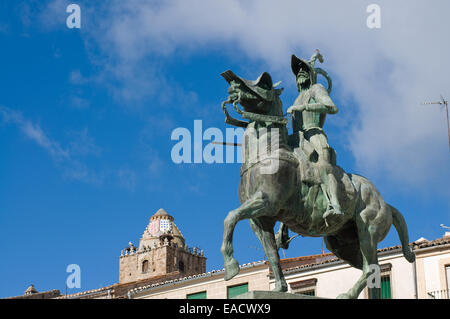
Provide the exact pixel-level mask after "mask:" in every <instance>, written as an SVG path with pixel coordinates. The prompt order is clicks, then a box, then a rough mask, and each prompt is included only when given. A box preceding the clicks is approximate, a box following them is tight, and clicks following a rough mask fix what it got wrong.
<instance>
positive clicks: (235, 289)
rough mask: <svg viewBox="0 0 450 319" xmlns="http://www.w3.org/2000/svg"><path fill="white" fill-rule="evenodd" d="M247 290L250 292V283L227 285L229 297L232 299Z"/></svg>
mask: <svg viewBox="0 0 450 319" xmlns="http://www.w3.org/2000/svg"><path fill="white" fill-rule="evenodd" d="M246 292H248V284H243V285H237V286H231V287H227V298H228V299H231V298H233V297H236V296H237V295H241V294H243V293H246Z"/></svg>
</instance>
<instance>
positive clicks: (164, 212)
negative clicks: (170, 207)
mask: <svg viewBox="0 0 450 319" xmlns="http://www.w3.org/2000/svg"><path fill="white" fill-rule="evenodd" d="M157 216H168V217H172V216H170V215H169V213H168V212H167V211H166V210H165V209H164V208H160V209H159V210H158V211H157V212H156V213H155V214H154V215H153V216H152V217H157ZM172 218H173V217H172Z"/></svg>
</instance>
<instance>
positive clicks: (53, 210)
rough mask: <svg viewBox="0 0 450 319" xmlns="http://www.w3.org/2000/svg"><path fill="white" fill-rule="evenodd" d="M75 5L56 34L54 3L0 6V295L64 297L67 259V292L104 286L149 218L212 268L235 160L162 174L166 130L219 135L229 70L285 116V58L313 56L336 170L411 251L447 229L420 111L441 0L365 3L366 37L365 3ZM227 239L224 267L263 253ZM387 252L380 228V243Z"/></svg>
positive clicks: (428, 129)
mask: <svg viewBox="0 0 450 319" xmlns="http://www.w3.org/2000/svg"><path fill="white" fill-rule="evenodd" d="M76 3H78V4H80V6H81V9H82V27H81V29H80V30H78V29H68V28H67V27H66V25H65V20H66V17H67V15H68V14H67V13H66V12H65V8H66V6H67V5H68V4H69V2H68V1H64V0H55V1H3V2H1V3H0V39H1V43H2V50H1V51H0V70H1V72H2V76H1V77H0V87H1V92H2V94H1V96H0V230H1V231H0V249H1V250H2V252H3V257H2V263H1V264H0V273H1V274H2V279H1V280H0V297H6V296H11V295H19V294H22V293H23V292H24V291H25V289H26V288H27V287H28V285H29V284H31V283H33V284H34V285H35V286H36V287H37V289H38V290H40V291H44V290H50V289H60V290H61V291H64V290H65V280H66V278H67V275H68V274H67V273H66V267H67V265H69V264H78V265H80V267H81V272H82V288H81V289H80V290H88V289H94V288H98V287H100V286H104V285H108V284H113V283H116V282H117V281H118V256H119V255H120V250H121V249H122V248H123V247H125V246H126V245H127V243H128V241H130V240H131V241H133V242H134V243H138V240H139V238H140V236H141V235H142V233H143V231H144V229H145V227H146V225H147V223H148V219H149V217H150V216H151V215H152V214H154V213H155V212H156V211H157V210H158V209H159V208H161V207H162V208H165V209H166V210H167V211H168V212H169V213H170V214H172V215H173V216H174V217H175V222H176V224H177V225H178V227H179V228H180V229H181V231H182V233H183V235H184V236H185V238H186V241H187V243H188V244H189V245H190V246H199V247H201V248H202V249H204V250H205V254H206V256H207V258H208V259H207V270H211V269H221V268H222V267H223V260H222V256H221V255H220V252H219V247H220V243H221V237H222V231H223V219H224V218H225V216H226V214H227V212H228V211H230V210H232V209H234V208H236V207H237V206H238V205H239V201H238V197H237V186H238V183H239V164H211V165H208V164H181V165H176V164H174V163H173V162H172V160H171V157H170V152H171V149H172V147H173V145H174V144H175V143H176V142H174V141H171V139H170V136H171V132H172V131H173V130H174V129H175V128H177V127H185V128H187V129H189V130H193V125H194V120H202V121H203V127H204V129H206V128H208V127H217V128H220V129H221V130H222V131H223V132H224V133H225V128H226V127H227V126H226V125H225V123H224V115H223V113H222V112H221V109H220V103H221V102H222V101H223V100H224V99H225V98H226V95H227V94H226V90H227V84H226V82H225V81H224V80H223V78H222V77H221V76H220V73H221V72H223V71H225V70H227V69H231V70H233V71H234V72H235V73H237V74H239V75H241V76H243V77H246V78H249V79H255V78H256V77H257V76H258V75H259V74H260V73H261V72H263V71H268V72H270V73H271V74H272V76H273V78H274V82H277V81H279V80H282V81H283V87H284V88H285V91H284V93H283V95H282V100H283V103H284V108H285V109H286V108H287V107H288V106H290V105H291V104H292V102H293V101H294V99H295V97H296V88H295V82H294V78H293V75H292V74H291V71H290V54H292V53H294V54H297V55H298V56H301V57H306V58H309V56H310V55H311V54H312V52H313V51H314V49H315V48H316V47H318V48H320V49H321V51H322V53H323V54H324V57H325V62H324V64H323V65H321V67H323V68H324V69H326V70H327V71H328V72H329V73H330V74H331V76H332V78H333V81H334V86H333V93H332V98H333V100H334V101H335V104H336V105H337V106H338V107H339V109H340V111H339V113H338V114H337V115H334V116H329V117H328V119H327V123H326V126H325V128H326V131H327V134H328V137H329V142H330V144H331V145H332V146H333V147H335V149H336V150H337V152H338V162H339V164H340V166H342V167H343V168H344V169H345V170H347V171H348V172H357V173H359V174H362V175H364V176H366V177H368V178H370V179H371V180H372V181H374V183H375V185H376V186H377V188H378V189H379V191H380V192H381V194H382V195H383V196H384V198H385V200H386V201H387V202H388V203H390V204H392V205H394V206H396V207H397V208H398V209H399V210H400V211H402V212H403V214H404V216H405V218H406V220H407V223H408V227H409V233H410V239H411V241H412V240H415V239H418V238H420V237H422V236H423V237H426V238H428V239H435V238H438V237H441V236H442V234H443V231H444V230H443V229H442V228H440V227H439V225H440V224H441V223H444V224H447V225H449V224H450V214H449V212H450V209H449V208H450V207H449V200H448V198H449V195H450V188H449V186H448V180H449V177H450V169H449V151H448V148H447V136H446V126H445V118H444V114H445V113H443V112H441V111H440V110H439V107H436V108H428V109H424V107H422V106H420V102H422V101H429V100H436V99H438V98H439V94H443V95H444V96H447V97H448V96H450V92H449V90H448V88H449V84H450V83H449V80H448V79H447V78H446V77H445V73H446V72H445V71H444V70H448V69H449V67H450V65H449V61H448V59H446V58H445V57H446V53H445V52H449V51H448V50H449V49H450V48H449V47H448V46H449V44H447V43H444V42H443V41H441V40H442V39H445V38H446V32H447V30H449V22H448V21H447V19H446V18H445V15H444V13H445V12H448V9H450V8H449V4H448V3H447V2H439V1H436V3H435V5H434V6H433V7H431V6H426V4H422V3H421V2H418V1H417V2H414V3H413V4H411V2H404V3H402V1H400V2H399V3H398V4H390V3H389V2H385V1H379V3H380V6H381V8H382V28H381V29H379V30H371V29H368V28H367V26H366V24H365V19H366V17H367V13H366V11H365V8H366V7H367V5H368V4H370V3H371V2H367V3H364V1H362V2H361V1H349V2H348V3H347V4H346V5H344V6H341V5H339V6H337V7H336V8H335V10H332V9H333V6H336V4H333V3H332V2H329V3H327V5H328V6H329V8H331V9H330V10H327V11H324V7H322V6H321V5H320V4H311V3H309V2H301V1H285V2H282V3H281V4H277V5H275V4H274V3H272V2H270V1H248V2H245V3H243V2H238V1H211V2H208V3H200V2H199V1H195V0H192V1H164V2H161V1H139V0H130V1H127V2H122V1H108V2H102V3H101V4H99V3H98V2H92V1H91V2H89V1H79V2H76ZM311 12H314V13H317V14H318V13H321V14H322V18H321V19H318V18H317V15H315V17H314V15H313V14H310V13H311ZM439 15H443V16H442V17H440V16H439ZM317 20H318V21H319V22H317ZM206 144H207V143H206V142H205V143H204V144H203V145H206ZM234 242H235V256H236V257H237V259H238V261H239V262H240V263H246V262H251V261H256V260H261V259H262V258H263V257H264V254H263V252H262V250H261V249H260V248H259V247H260V245H259V242H258V241H257V239H256V237H255V236H254V235H253V234H252V233H251V231H250V228H249V226H248V222H247V221H244V222H241V223H240V224H239V225H238V227H237V228H236V232H235V237H234ZM397 244H399V240H398V238H397V235H396V233H395V231H391V232H390V233H389V235H388V237H387V238H386V239H385V240H384V241H383V242H382V243H380V247H384V246H390V245H397ZM254 247H257V248H254ZM320 250H321V241H320V239H311V238H300V239H296V240H295V241H294V242H293V244H292V246H291V248H290V249H289V250H288V251H286V252H285V253H286V256H287V257H294V256H298V255H307V254H315V253H320ZM77 291H79V290H77V289H73V290H71V291H70V292H77Z"/></svg>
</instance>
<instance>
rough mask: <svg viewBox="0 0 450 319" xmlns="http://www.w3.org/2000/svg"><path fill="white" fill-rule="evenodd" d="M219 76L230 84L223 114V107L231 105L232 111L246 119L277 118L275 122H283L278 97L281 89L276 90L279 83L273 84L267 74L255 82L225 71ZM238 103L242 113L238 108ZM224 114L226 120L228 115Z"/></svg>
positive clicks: (263, 74) (269, 119)
mask: <svg viewBox="0 0 450 319" xmlns="http://www.w3.org/2000/svg"><path fill="white" fill-rule="evenodd" d="M221 75H222V76H223V77H224V78H225V80H226V81H227V82H228V83H229V84H230V87H229V88H228V94H229V95H228V99H227V100H226V101H225V102H224V103H223V104H222V106H223V109H224V112H226V109H225V105H226V104H228V103H229V104H233V107H234V109H235V110H236V111H237V112H238V113H239V114H241V115H242V116H243V117H244V118H246V119H250V120H254V119H255V118H256V119H263V120H264V119H267V120H268V121H271V120H274V119H273V118H272V117H274V116H275V117H278V119H276V122H281V123H284V122H285V119H284V118H283V112H282V104H281V100H280V97H279V96H280V95H281V92H283V89H279V88H277V86H278V85H279V84H280V83H281V82H278V83H276V84H273V82H272V77H271V76H270V74H269V73H267V72H264V73H262V74H261V75H260V76H259V77H258V78H257V79H256V80H255V81H250V80H246V79H243V78H241V77H239V76H237V75H236V74H234V73H233V72H232V71H225V72H223V73H222V74H221ZM238 103H239V104H240V105H241V106H242V108H243V111H242V110H240V109H239V108H238V106H237V104H238ZM225 114H226V115H227V119H228V117H229V115H228V114H227V112H226V113H225ZM252 115H253V116H252ZM258 115H260V116H258ZM261 116H262V117H261ZM286 123H287V121H286Z"/></svg>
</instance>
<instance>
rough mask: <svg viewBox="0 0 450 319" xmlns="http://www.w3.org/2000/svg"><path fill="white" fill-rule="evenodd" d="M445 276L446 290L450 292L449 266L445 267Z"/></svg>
mask: <svg viewBox="0 0 450 319" xmlns="http://www.w3.org/2000/svg"><path fill="white" fill-rule="evenodd" d="M445 274H446V275H447V290H448V291H450V265H446V266H445Z"/></svg>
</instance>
